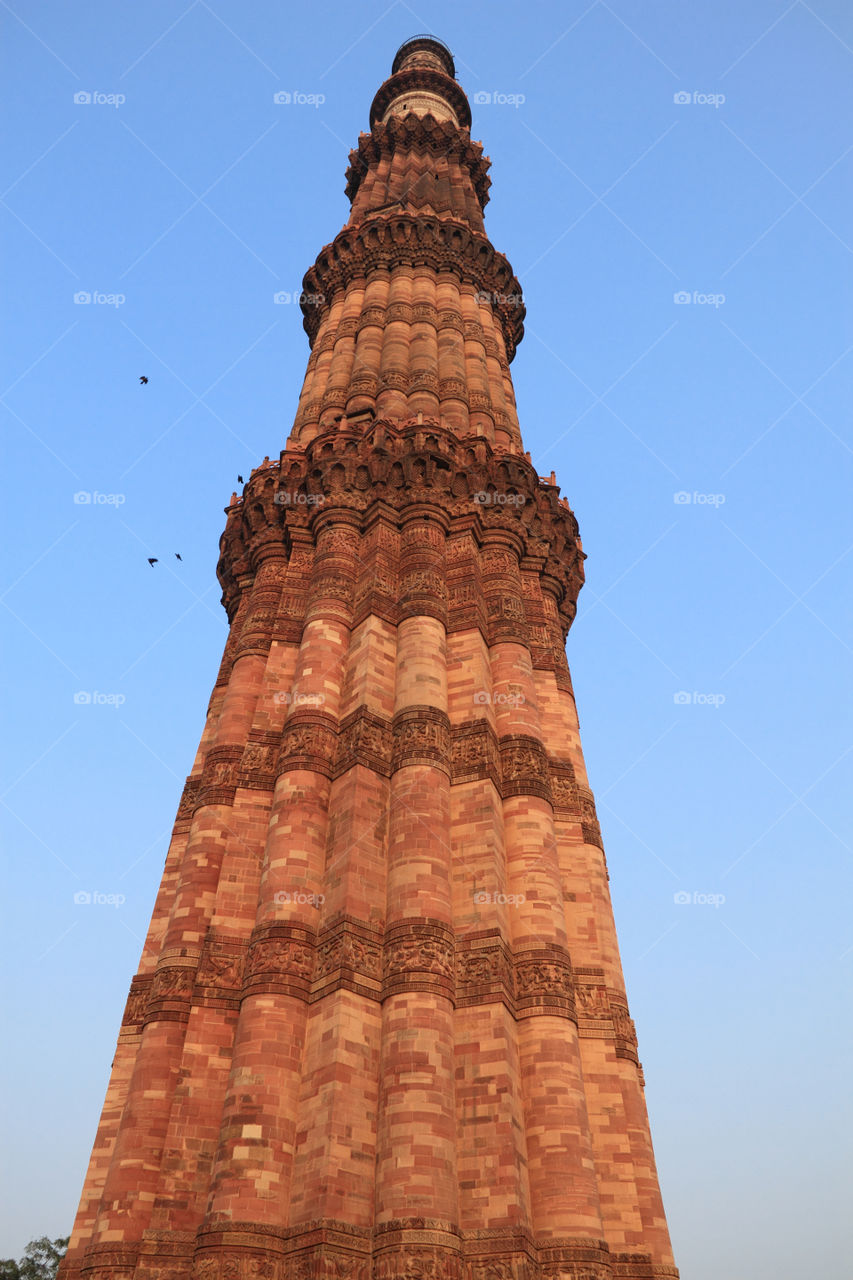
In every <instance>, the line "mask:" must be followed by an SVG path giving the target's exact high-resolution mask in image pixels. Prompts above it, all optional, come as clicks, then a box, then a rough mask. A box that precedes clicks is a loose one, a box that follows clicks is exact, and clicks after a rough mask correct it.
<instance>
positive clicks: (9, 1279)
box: [0, 1236, 69, 1280]
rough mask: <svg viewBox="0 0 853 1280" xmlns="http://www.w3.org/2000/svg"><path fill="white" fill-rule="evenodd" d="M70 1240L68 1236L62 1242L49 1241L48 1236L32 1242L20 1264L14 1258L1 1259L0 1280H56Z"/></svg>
mask: <svg viewBox="0 0 853 1280" xmlns="http://www.w3.org/2000/svg"><path fill="white" fill-rule="evenodd" d="M68 1240H69V1237H68V1236H65V1237H64V1238H63V1239H60V1240H48V1238H47V1236H40V1237H39V1239H38V1240H31V1241H30V1243H29V1244H28V1245H27V1247H26V1249H25V1250H24V1256H23V1258H21V1261H20V1262H16V1261H15V1259H14V1258H3V1259H0V1280H56V1272H57V1270H58V1268H59V1264H60V1262H61V1261H62V1259H63V1258H64V1257H65V1250H66V1249H67V1248H68Z"/></svg>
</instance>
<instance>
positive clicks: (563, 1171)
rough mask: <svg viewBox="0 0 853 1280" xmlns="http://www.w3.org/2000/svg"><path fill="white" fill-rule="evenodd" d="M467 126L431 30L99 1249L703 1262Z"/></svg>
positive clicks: (257, 640) (226, 694) (372, 171)
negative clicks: (665, 1164) (655, 1108)
mask: <svg viewBox="0 0 853 1280" xmlns="http://www.w3.org/2000/svg"><path fill="white" fill-rule="evenodd" d="M470 122H471V114H470V110H469V107H468V102H467V99H466V97H465V94H464V93H463V91H462V89H461V88H460V87H459V85H458V84H457V83H456V80H455V79H454V65H453V59H452V57H451V55H450V53H449V51H448V50H447V49H446V48H445V47H444V45H442V44H441V42H440V41H437V40H435V39H434V38H433V37H431V36H418V37H416V38H414V39H413V40H409V41H407V42H406V44H404V45H403V47H402V48H401V49H400V51H399V52H398V54H397V56H396V58H395V59H394V65H393V69H392V75H391V78H390V79H389V80H386V82H385V83H384V84H383V85H382V87H381V88H380V90H379V92H378V93H377V95H376V97H375V99H374V101H373V106H372V108H371V113H370V125H371V129H370V133H368V134H362V135H361V136H360V138H359V143H358V147H357V149H356V150H355V151H353V152H352V154H351V164H350V168H349V170H348V174H347V177H348V182H347V194H348V195H349V197H350V200H351V202H352V214H351V217H350V220H349V223H348V225H347V226H346V227H345V228H344V230H343V231H342V232H341V233H340V235H338V236H337V238H336V239H335V240H334V241H333V243H332V244H330V245H327V246H326V248H324V249H323V250H322V252H321V254H320V256H319V258H318V259H317V262H316V263H315V265H314V266H313V267H312V268H311V270H310V271H309V272H308V274H307V275H306V277H305V294H304V301H303V309H304V312H305V328H306V330H307V332H308V335H309V339H310V341H311V347H312V350H311V357H310V359H309V361H308V371H307V374H306V378H305V384H304V387H303V390H302V395H301V397H300V400H299V408H298V412H297V415H296V421H295V423H294V426H293V430H292V433H291V436H290V439H289V440H288V443H287V447H286V448H285V449H284V451H283V452H282V454H281V457H280V460H277V461H275V462H272V463H270V462H266V461H265V462H264V464H263V465H261V466H260V467H258V468H257V470H256V471H255V472H254V473H253V474H252V477H251V479H250V480H249V483H248V484H247V485H246V487H245V490H244V493H243V496H242V499H237V498H235V499H233V500H232V502H231V505H230V506H229V507H228V508H227V516H228V520H227V525H226V528H225V533H224V536H223V538H222V544H221V550H222V555H221V559H220V562H219V577H220V581H221V583H222V586H223V592H224V594H223V601H224V604H225V607H226V609H227V611H228V616H229V619H230V622H231V630H230V635H229V638H228V642H227V644H226V647H225V654H224V657H223V660H222V667H221V670H220V673H219V677H218V679H217V681H216V686H215V688H214V690H213V697H212V699H211V703H210V709H209V711H208V715H207V723H206V726H205V730H204V733H203V736H202V740H201V745H200V747H199V751H198V755H197V757H196V760H195V763H194V765H193V768H192V771H191V773H190V776H189V778H188V780H187V784H186V787H185V789H184V793H183V796H182V798H181V802H180V807H179V809H178V816H177V820H176V822H175V828H174V834H173V837H172V842H171V846H170V850H169V855H168V859H167V862H166V869H165V872H164V875H163V882H162V885H161V888H160V893H159V895H158V898H157V904H156V907H155V909H154V915H153V919H152V922H151V927H150V930H149V933H148V939H147V942H146V944H145V949H144V952H143V956H142V961H141V963H140V967H139V973H138V975H137V976H136V977H135V978H134V979H133V984H132V986H131V991H130V997H129V1000H128V1003H127V1009H126V1011H125V1015H124V1020H123V1024H122V1029H121V1034H120V1037H119V1042H118V1050H117V1053H116V1058H115V1063H114V1067H113V1074H112V1079H111V1082H110V1086H109V1091H108V1094H107V1100H106V1103H105V1106H104V1112H103V1116H102V1119H101V1124H100V1128H99V1130H98V1135H97V1138H96V1141H95V1147H94V1152H93V1154H92V1160H91V1164H90V1166H89V1172H88V1176H87V1178H86V1184H85V1188H84V1191H83V1197H82V1201H81V1205H80V1210H79V1213H78V1217H77V1221H76V1224H75V1227H74V1234H73V1237H72V1243H71V1248H70V1250H69V1254H68V1259H67V1261H66V1262H65V1264H64V1278H65V1280H71V1278H72V1276H74V1277H75V1278H76V1276H77V1274H78V1272H81V1273H82V1275H83V1277H85V1278H86V1280H131V1277H134V1280H185V1278H189V1277H191V1276H194V1277H197V1280H255V1278H256V1280H290V1278H293V1280H615V1278H616V1277H620V1278H623V1280H640V1278H641V1277H642V1278H643V1280H648V1278H651V1277H655V1278H657V1277H660V1278H663V1277H667V1278H669V1277H676V1276H677V1275H678V1272H677V1271H676V1269H675V1268H674V1266H673V1263H672V1255H671V1252H670V1246H669V1239H668V1235H667V1228H666V1222H665V1219H664V1212H663V1207H662V1204H661V1198H660V1192H659V1189H658V1182H657V1175H656V1172H655V1163H654V1157H653V1154H652V1145H651V1139H650V1136H649V1127H648V1121H647V1118H646V1109H645V1105H644V1101H643V1081H642V1074H641V1071H640V1066H639V1063H638V1060H637V1046H636V1039H635V1036H634V1027H633V1023H632V1022H631V1019H630V1017H629V1014H628V1005H627V1001H626V997H625V988H624V984H623V979H622V972H621V968H620V963H619V954H618V949H617V942H616V933H615V929H614V923H613V915H612V911H611V906H610V899H609V894H608V887H607V870H606V866H605V860H604V854H603V852H602V847H601V836H600V832H599V827H598V823H597V821H596V816H595V805H594V803H593V798H592V794H591V792H590V790H589V786H588V783H587V777H586V772H585V769H584V762H583V756H582V754H581V747H580V741H579V737H578V721H577V715H576V712H575V704H574V698H573V696H572V686H571V681H570V679H569V670H568V666H567V664H566V656H565V648H564V645H565V639H566V634H567V632H568V629H569V626H570V624H571V621H572V618H573V616H574V612H575V602H576V599H577V594H578V590H579V589H580V586H581V584H582V581H583V565H582V562H583V553H582V551H581V547H580V540H579V538H578V531H577V524H576V521H575V518H574V516H573V515H572V512H571V510H570V509H569V507H568V504H567V503H566V501H565V499H563V498H560V497H559V490H558V489H557V487H556V485H555V483H554V478H553V476H552V477H551V478H550V479H545V480H543V479H540V477H539V476H538V475H537V474H536V472H535V470H534V468H533V467H532V466H531V464H530V460H529V458H528V456H527V455H526V454H525V453H524V449H523V445H522V440H521V432H520V429H519V423H518V416H517V413H516V407H515V400H514V396H513V388H512V381H511V378H510V372H509V362H510V360H511V359H512V357H513V355H514V353H515V348H516V346H517V344H518V342H519V341H520V339H521V336H522V332H523V330H522V323H521V322H522V318H523V315H524V308H523V306H522V303H521V296H520V292H521V291H520V287H519V284H518V281H517V280H516V279H515V278H514V276H513V273H512V269H511V267H510V265H509V263H508V262H507V261H506V259H505V258H504V257H503V256H502V255H501V254H499V253H497V252H496V251H495V249H494V248H493V247H492V245H491V244H490V242H489V240H488V239H487V237H486V235H485V232H484V230H483V207H484V205H485V204H486V201H487V198H488V197H487V188H488V186H489V179H488V177H487V169H488V160H487V159H486V158H485V157H484V155H483V152H482V147H481V146H480V144H479V143H477V142H472V141H471V137H470V132H469V126H470Z"/></svg>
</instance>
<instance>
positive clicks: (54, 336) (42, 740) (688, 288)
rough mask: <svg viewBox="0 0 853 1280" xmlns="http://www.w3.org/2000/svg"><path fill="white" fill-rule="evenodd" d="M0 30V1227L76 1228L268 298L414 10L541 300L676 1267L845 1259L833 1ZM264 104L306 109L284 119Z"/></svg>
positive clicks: (278, 364)
mask: <svg viewBox="0 0 853 1280" xmlns="http://www.w3.org/2000/svg"><path fill="white" fill-rule="evenodd" d="M0 15H2V17H3V20H4V26H5V29H6V30H5V47H6V68H5V88H6V95H7V98H8V103H7V107H6V117H7V120H8V125H9V128H8V141H7V144H6V155H5V165H4V169H5V173H6V182H7V184H11V186H10V187H9V190H8V191H7V193H6V195H5V198H4V199H5V204H4V208H3V229H4V236H5V246H6V253H5V255H4V261H3V266H2V271H3V286H4V294H5V298H6V300H7V305H6V316H7V321H8V324H7V333H6V342H5V354H6V361H5V371H4V379H3V386H4V387H6V388H8V390H7V391H6V393H5V396H4V398H3V402H2V403H3V406H4V408H3V412H4V416H5V421H6V428H7V434H8V439H9V445H8V462H7V467H6V476H7V479H6V517H7V533H6V541H5V546H6V555H5V557H4V560H5V566H4V567H5V570H6V572H7V576H8V583H7V588H8V589H7V590H6V594H5V596H4V597H3V599H4V603H5V605H6V606H7V609H8V611H9V612H8V613H6V621H7V622H8V624H9V625H8V641H7V662H6V669H7V671H8V672H9V674H10V678H9V681H8V701H9V704H10V707H11V714H10V719H9V726H10V727H9V730H8V731H7V733H6V735H5V737H4V743H3V745H4V748H5V751H6V755H7V757H8V758H7V764H6V776H7V778H8V784H7V785H8V787H9V789H8V791H7V792H6V794H5V797H4V804H5V805H6V806H7V809H5V810H4V816H5V818H6V820H7V830H8V835H7V847H8V850H9V857H8V870H7V875H6V890H5V903H6V913H5V926H6V927H5V930H4V933H5V938H6V946H7V948H8V953H9V960H8V968H9V969H10V970H11V972H12V980H11V982H10V983H9V989H8V991H7V997H6V999H7V1013H6V1031H7V1035H6V1044H7V1049H6V1052H5V1053H4V1055H3V1057H4V1064H3V1068H4V1072H5V1074H6V1083H5V1086H4V1090H3V1096H4V1099H5V1101H6V1103H7V1104H9V1105H8V1107H7V1111H8V1115H7V1121H8V1138H7V1150H8V1151H10V1152H11V1153H12V1158H11V1161H10V1164H11V1177H10V1180H9V1182H10V1185H9V1186H8V1188H7V1190H6V1191H5V1193H4V1195H3V1197H2V1213H3V1216H4V1223H3V1235H2V1240H0V1255H3V1256H8V1255H15V1256H17V1255H18V1254H19V1253H20V1251H21V1249H22V1248H23V1246H24V1245H25V1244H26V1242H27V1240H28V1239H30V1238H31V1237H32V1236H34V1235H40V1234H42V1233H47V1234H50V1235H51V1236H55V1235H59V1234H64V1233H66V1232H67V1231H68V1230H69V1228H70V1225H71V1221H72V1216H73V1213H74V1211H75V1208H76V1204H77V1199H78V1195H79V1192H80V1187H81V1184H82V1180H83V1174H84V1171H85V1167H86V1162H87V1160H88V1156H89V1151H90V1147H91V1143H92V1139H93V1136H94V1132H95V1126H96V1123H97V1119H98V1115H99V1112H100V1107H101V1103H102V1099H103V1093H104V1088H105V1085H106V1081H107V1075H108V1071H109V1066H110V1061H111V1057H112V1052H113V1048H114V1044H115V1037H116V1032H117V1029H118V1025H119V1020H120V1017H121V1012H122V1008H123V1004H124V999H125V995H126V991H127V987H128V984H129V981H130V978H131V976H132V974H133V972H134V971H135V968H136V964H137V959H138V955H139V951H140V947H141V943H142V939H143V937H144V934H145V931H146V928H147V924H148V918H149V914H150V911H151V908H152V905H153V901H154V895H155V892H156V889H157V885H158V882H159V879H160V874H161V869H162V865H163V859H164V857H165V852H166V845H167V840H168V835H169V831H170V828H171V823H172V820H173V817H174V812H175V808H176V805H177V801H178V797H179V794H180V790H181V785H182V781H183V778H184V776H185V775H186V773H187V772H188V771H189V769H190V766H191V763H192V758H193V754H194V752H195V748H196V743H197V740H198V737H199V734H200V731H201V728H202V722H203V717H204V712H205V708H206V705H207V699H208V696H209V693H210V690H211V687H212V684H213V680H214V678H215V674H216V670H217V666H218V662H219V657H220V654H221V650H222V646H223V643H224V640H225V619H224V613H223V611H222V609H221V607H220V605H219V603H218V600H219V588H218V585H217V583H216V579H215V572H214V571H215V565H216V559H217V545H218V538H219V534H220V532H221V529H222V526H223V523H224V517H223V514H222V508H223V506H224V505H225V503H226V502H227V501H228V498H229V495H230V493H231V491H232V489H233V488H234V486H235V483H236V476H237V473H238V472H242V473H243V474H244V475H246V474H247V473H248V471H249V469H250V468H251V467H252V466H253V465H255V464H257V463H258V462H259V461H260V460H261V459H262V458H263V456H264V455H265V454H269V455H271V456H275V454H276V453H277V452H278V450H279V449H280V448H281V447H282V445H283V444H284V440H285V437H286V435H287V432H288V429H289V426H290V424H291V421H292V418H293V413H294V410H295V406H296V399H297V395H298V391H299V387H300V385H301V380H302V375H303V372H304V366H305V361H306V359H307V356H308V346H307V340H306V338H305V335H304V333H303V331H302V326H301V317H300V314H299V311H298V308H297V307H295V306H292V305H275V304H274V303H273V295H274V293H276V292H277V291H282V290H284V291H297V292H298V290H299V288H300V282H301V279H302V275H303V273H304V271H305V270H306V269H307V267H308V266H309V265H310V264H311V263H312V262H313V260H314V258H315V256H316V254H317V252H318V251H319V249H320V248H321V246H322V245H323V244H324V243H327V242H328V241H329V240H331V239H332V238H333V236H334V235H335V234H336V233H337V231H338V230H339V229H340V227H341V226H342V225H343V223H344V222H345V221H346V218H347V216H348V204H347V201H346V198H345V196H344V194H343V187H344V170H345V168H346V164H347V151H348V149H349V148H350V147H351V146H353V145H354V144H355V142H356V139H357V136H358V133H359V131H360V130H363V129H365V128H366V127H367V120H368V108H369V105H370V101H371V98H372V95H373V93H374V91H375V89H376V88H377V86H378V85H379V83H380V82H381V81H382V79H383V78H385V76H386V75H387V74H388V72H389V69H390V63H391V59H392V57H393V54H394V52H395V50H396V48H397V46H398V45H399V44H400V43H401V41H402V40H403V39H405V38H406V37H407V36H409V35H412V34H414V33H416V32H420V31H433V32H435V33H436V34H437V35H439V36H441V37H442V38H443V39H444V40H445V41H447V43H448V44H449V45H450V46H451V48H452V49H453V51H454V53H455V55H456V59H457V69H458V76H459V79H460V81H461V83H462V84H463V86H464V87H465V89H466V90H467V91H468V93H469V95H470V96H471V98H472V100H473V99H474V95H476V94H477V93H478V92H479V93H481V94H484V93H485V94H490V95H491V97H492V101H491V102H485V103H475V105H474V108H473V109H474V125H473V134H474V136H475V137H476V138H479V139H482V141H483V142H484V144H485V148H486V151H487V152H488V154H489V155H490V156H491V157H492V161H493V169H492V178H493V188H492V202H491V204H490V205H489V206H488V208H487V210H486V225H487V230H488V232H489V234H490V236H491V238H492V240H493V242H494V244H495V245H496V246H497V248H498V249H500V250H502V251H503V252H505V253H506V254H507V255H508V256H509V258H510V261H511V262H512V263H513V265H514V267H515V269H516V271H517V274H518V276H519V278H520V280H521V282H522V285H523V288H524V293H525V297H526V302H527V311H528V323H527V334H526V338H525V341H524V342H523V344H522V346H521V348H520V351H519V354H518V356H517V358H516V360H515V363H514V365H513V376H514V379H515V386H516V391H517V396H518V402H519V408H520V416H521V422H522V430H523V432H524V437H525V441H526V445H527V447H528V448H529V449H530V451H531V453H532V455H533V459H534V461H535V462H536V463H537V465H538V466H539V468H540V470H541V471H542V472H543V473H544V472H548V471H550V470H551V469H552V468H553V469H554V470H555V471H556V472H557V477H558V481H559V483H560V484H561V486H562V490H563V493H565V494H566V495H567V496H568V497H569V500H570V501H571V503H572V505H573V507H574V509H575V511H576V513H577V516H578V519H579V522H580V527H581V533H582V536H583V540H584V547H585V549H586V551H587V552H588V555H589V559H588V561H587V565H586V568H587V586H586V588H585V589H584V591H583V592H582V596H581V604H580V609H579V614H578V618H577V622H576V624H575V627H574V629H573V631H572V633H571V636H570V639H569V658H570V662H571V666H572V671H573V675H574V680H575V686H576V691H577V695H578V701H579V706H580V711H581V727H582V731H583V735H584V738H583V740H584V746H585V750H586V756H587V761H588V766H589V771H590V775H591V779H592V784H593V787H594V789H595V791H596V794H597V797H598V804H599V811H600V816H601V823H602V827H603V831H604V836H605V843H606V846H607V851H608V858H609V863H610V868H611V876H612V889H613V896H614V904H615V910H616V916H617V924H618V927H619V931H620V938H621V943H622V950H623V956H624V962H625V969H626V976H627V982H628V994H629V998H630V1001H631V1007H632V1012H633V1014H634V1017H635V1019H636V1021H637V1026H638V1032H639V1038H640V1050H641V1057H642V1060H643V1062H644V1065H645V1070H646V1077H647V1082H648V1087H647V1097H648V1102H649V1107H650V1111H651V1116H652V1124H653V1132H654V1137H655V1145H656V1151H657V1157H658V1163H659V1170H660V1176H661V1182H662V1186H663V1192H664V1199H665V1203H666V1206H667V1210H668V1215H669V1220H670V1225H671V1229H672V1235H673V1241H674V1245H675V1250H676V1257H677V1260H678V1262H679V1263H680V1265H681V1268H682V1274H683V1276H684V1277H685V1280H719V1278H720V1277H725V1280H771V1277H772V1280H801V1277H802V1276H805V1275H815V1276H816V1275H820V1276H821V1277H822V1280H841V1277H842V1275H843V1274H846V1267H845V1264H844V1262H843V1259H844V1258H845V1257H847V1258H848V1259H849V1256H850V1249H851V1243H853V1242H851V1241H850V1240H849V1238H848V1239H845V1238H844V1237H845V1227H844V1224H843V1219H844V1218H845V1217H849V1215H847V1214H846V1213H845V1201H846V1196H845V1188H846V1187H847V1186H848V1185H849V1150H848V1148H849V1132H850V1130H849V1088H848V1078H849V1064H850V1048H851V1046H850V1044H849V1038H850V1030H851V1018H850V1009H849V1000H848V997H847V992H848V991H849V975H850V969H851V961H853V937H851V923H850V922H851V911H850V902H851V849H850V843H849V831H850V823H849V817H850V815H849V804H850V795H851V787H850V762H851V758H853V753H851V754H847V753H848V752H850V746H851V729H850V711H851V648H850V641H849V637H850V635H851V617H850V614H851V599H853V595H851V590H850V587H851V581H850V569H851V562H853V555H851V545H853V522H851V509H850V495H851V491H853V485H852V484H851V441H850V432H849V410H850V404H851V394H850V392H851V387H850V380H851V367H853V364H852V363H851V361H853V356H851V344H853V333H851V327H852V326H851V306H850V302H851V234H853V233H851V227H850V219H849V210H850V204H851V200H850V197H851V191H850V186H851V184H850V174H851V155H853V153H851V150H850V148H851V143H853V136H851V135H852V134H853V131H852V130H851V121H853V104H851V96H850V87H851V84H853V75H851V72H853V22H851V19H853V14H852V13H851V10H850V7H849V5H847V4H845V3H842V0H815V2H814V3H813V4H806V3H803V2H802V0H800V2H797V0H795V2H794V3H791V4H786V0H772V2H771V0H749V2H748V3H746V4H744V3H743V0H737V2H734V0H714V3H707V2H702V3H695V2H693V0H691V3H689V4H686V5H685V4H682V3H674V2H673V0H662V2H661V3H659V4H656V5H644V4H641V3H639V0H612V3H609V2H608V3H605V2H604V0H598V2H597V3H592V4H590V5H587V4H586V2H585V0H580V2H579V3H575V0H571V2H569V3H553V2H548V3H537V4H529V5H525V6H519V5H518V4H517V3H508V2H507V0H490V2H489V3H468V4H462V5H457V4H451V3H444V2H440V3H438V2H437V3H432V4H430V5H428V6H427V5H420V4H417V3H416V4H414V5H412V4H409V3H406V2H404V0H397V3H389V4H386V3H384V0H380V2H378V3H375V2H374V0H363V2H362V3H361V4H358V5H353V4H342V3H330V2H329V0H315V2H314V3H312V4H311V5H298V6H297V5H293V4H291V5H284V4H281V3H272V2H271V0H256V2H255V3H253V4H245V3H236V2H235V0H211V2H210V3H208V2H207V0H194V2H190V0H147V2H146V3H145V4H136V5H132V4H120V5H116V4H111V3H107V2H106V0H88V3H87V4H85V5H83V6H80V5H68V4H64V3H58V2H57V0H30V2H29V3H27V2H26V0H11V4H6V3H5V2H4V3H3V4H2V9H0ZM281 91H285V92H289V93H291V94H295V93H298V94H303V95H313V96H315V97H316V96H317V95H322V96H323V97H324V99H325V101H323V102H322V103H321V104H320V105H317V106H314V105H310V104H309V103H307V102H298V101H297V102H292V103H291V104H290V105H276V104H275V103H274V101H273V95H274V94H275V93H276V92H281ZM80 93H83V94H90V95H92V101H90V102H82V103H75V101H74V98H75V94H80ZM676 94H681V95H687V97H688V99H689V100H688V101H676V100H675V95H676ZM117 95H123V99H124V100H123V101H120V102H116V97H117ZM518 95H523V98H524V100H523V102H516V103H515V104H511V103H509V102H505V101H502V100H500V99H501V98H504V97H512V96H515V97H517V96H518ZM496 96H497V97H498V100H497V101H496V100H495V98H496ZM721 96H722V97H723V98H724V101H720V98H721ZM111 97H112V99H113V101H112V102H111V101H108V100H107V99H109V98H111ZM81 291H83V292H87V293H90V294H93V295H95V294H98V295H102V296H104V297H109V296H110V295H112V297H113V303H112V304H111V303H110V302H109V301H93V302H90V303H89V304H88V305H85V304H75V302H74V295H75V293H78V292H81ZM681 292H684V293H686V294H687V295H689V297H690V302H689V303H676V301H675V295H676V294H677V293H681ZM694 294H695V298H694ZM116 295H121V296H123V299H124V301H123V302H121V303H120V304H119V305H114V303H115V302H117V301H118V299H117V297H116ZM709 298H713V299H714V300H713V301H708V299H709ZM701 299H704V301H703V300H701ZM721 299H723V300H721ZM142 374H145V375H147V376H148V377H149V379H150V382H149V384H148V386H146V387H140V385H139V382H138V379H139V376H140V375H142ZM81 492H82V493H88V494H92V493H98V494H100V495H105V496H109V497H112V496H114V495H119V496H120V498H121V500H122V501H121V503H120V504H119V503H118V501H93V502H90V503H88V504H80V503H76V504H75V501H74V495H75V494H76V493H81ZM676 494H686V495H688V496H689V497H690V501H688V502H684V501H681V502H677V501H675V500H674V495H676ZM694 495H698V497H696V498H694ZM721 499H723V500H721ZM176 551H178V552H180V553H181V554H182V556H183V562H182V563H179V562H178V561H177V560H176V559H175V558H174V553H175V552H176ZM147 556H158V557H159V559H160V564H159V565H158V566H156V568H155V569H154V570H152V569H151V568H149V566H148V564H147V562H146V557H147ZM81 692H82V693H89V694H94V693H97V694H98V695H108V696H115V698H122V699H124V701H123V702H122V703H121V704H119V705H116V701H115V700H114V701H112V702H109V701H108V702H104V701H102V700H100V699H98V700H96V699H93V700H92V701H91V702H89V703H88V704H81V703H79V702H78V703H75V694H79V693H81ZM679 693H682V694H685V695H687V701H686V702H685V701H684V700H683V699H682V700H681V701H677V700H676V695H677V694H679ZM721 699H724V701H721ZM79 892H88V893H98V894H103V895H112V896H115V895H122V896H123V897H124V899H125V901H124V902H123V903H122V904H121V905H118V906H116V905H110V904H106V903H102V904H97V903H92V904H90V905H86V906H83V905H76V904H75V903H74V900H73V899H74V894H75V893H79ZM676 894H686V895H688V896H689V898H690V901H689V902H679V901H676V896H675V895H676ZM703 895H704V896H706V897H707V896H713V898H714V899H715V902H716V905H714V904H712V903H710V902H708V901H704V900H702V896H703ZM720 896H722V897H724V899H725V900H724V901H723V902H719V900H718V899H719V897H720ZM845 1156H846V1157H847V1158H845Z"/></svg>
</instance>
